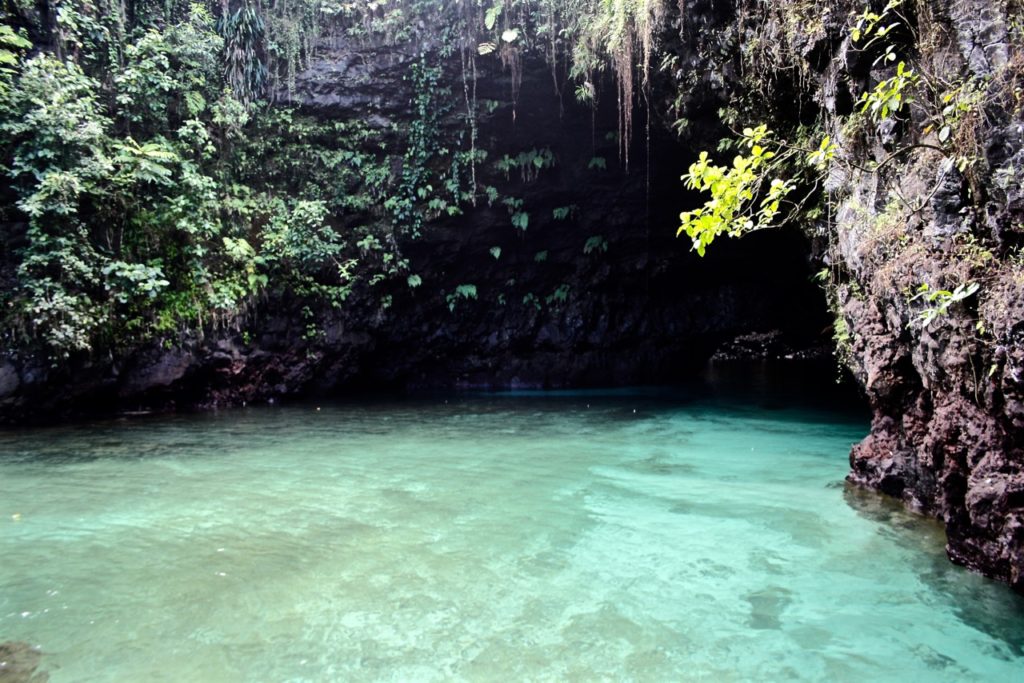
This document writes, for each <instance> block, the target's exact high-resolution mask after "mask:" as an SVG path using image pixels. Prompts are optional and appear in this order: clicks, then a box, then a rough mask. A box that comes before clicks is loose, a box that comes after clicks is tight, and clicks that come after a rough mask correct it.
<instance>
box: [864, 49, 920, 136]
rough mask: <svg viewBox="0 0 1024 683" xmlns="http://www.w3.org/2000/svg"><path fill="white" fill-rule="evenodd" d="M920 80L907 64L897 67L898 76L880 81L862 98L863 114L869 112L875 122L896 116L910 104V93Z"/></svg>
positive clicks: (902, 63) (900, 64)
mask: <svg viewBox="0 0 1024 683" xmlns="http://www.w3.org/2000/svg"><path fill="white" fill-rule="evenodd" d="M919 80H920V78H919V77H918V75H917V74H916V73H914V70H913V69H911V68H909V67H908V66H907V65H906V63H905V62H900V63H899V64H897V65H896V74H895V75H893V76H892V77H891V78H886V79H884V80H882V81H880V82H879V83H878V84H877V85H876V86H875V87H874V89H873V90H870V91H869V92H866V93H864V94H863V95H861V98H860V105H861V112H868V113H869V114H870V115H871V118H872V120H874V121H876V122H877V121H884V120H885V119H887V118H889V116H890V115H895V114H898V113H899V112H900V110H902V109H903V105H905V104H906V103H907V102H910V101H911V100H910V99H909V96H908V94H907V93H908V91H909V90H910V89H911V88H913V87H914V86H915V85H917V83H918V81H919Z"/></svg>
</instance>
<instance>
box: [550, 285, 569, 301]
mask: <svg viewBox="0 0 1024 683" xmlns="http://www.w3.org/2000/svg"><path fill="white" fill-rule="evenodd" d="M568 300H569V285H567V284H565V283H562V284H560V285H558V287H556V288H555V291H553V292H551V294H549V295H548V296H546V297H545V298H544V302H545V303H546V304H548V305H549V306H551V305H557V304H564V303H565V302H566V301H568Z"/></svg>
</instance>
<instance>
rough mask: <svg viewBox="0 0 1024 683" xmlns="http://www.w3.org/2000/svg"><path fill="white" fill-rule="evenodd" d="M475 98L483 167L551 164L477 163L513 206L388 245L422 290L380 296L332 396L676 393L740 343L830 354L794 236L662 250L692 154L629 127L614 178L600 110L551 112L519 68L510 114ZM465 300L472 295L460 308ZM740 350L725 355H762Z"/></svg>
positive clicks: (494, 81)
mask: <svg viewBox="0 0 1024 683" xmlns="http://www.w3.org/2000/svg"><path fill="white" fill-rule="evenodd" d="M479 87H480V92H479V94H478V96H479V97H480V98H481V100H491V101H495V102H498V101H502V100H501V98H504V101H503V104H502V105H501V106H500V107H497V108H496V109H495V111H494V113H493V115H492V116H491V117H490V118H489V119H488V120H486V121H485V122H484V124H483V125H482V126H481V128H480V137H479V140H480V145H481V146H482V147H483V148H485V149H487V150H488V154H489V160H491V161H493V160H496V159H500V158H503V157H504V158H506V159H515V158H516V157H517V155H520V154H522V153H523V152H527V153H528V152H530V151H544V152H545V153H546V151H550V153H551V156H552V158H553V159H554V162H553V163H552V164H551V165H550V167H545V168H543V169H531V168H527V169H519V168H512V169H511V170H510V171H506V172H502V171H500V170H495V164H494V163H491V161H488V162H486V163H482V164H481V165H480V166H479V167H478V169H477V179H478V182H480V183H482V184H484V185H490V186H493V187H495V188H496V189H497V190H498V191H499V193H500V196H501V197H508V198H511V199H512V200H513V201H514V202H518V203H517V204H515V205H514V206H509V205H508V204H507V203H503V202H502V201H495V202H491V203H487V202H479V203H478V204H477V206H475V207H471V208H468V209H467V210H466V213H465V214H464V215H460V216H457V217H454V218H446V219H441V220H439V221H437V222H435V223H432V224H431V226H430V228H429V230H427V231H425V232H424V234H423V235H422V236H420V237H418V238H416V239H410V240H406V241H404V242H403V243H402V244H401V249H402V251H403V253H404V254H405V256H406V257H407V258H408V259H409V261H410V267H411V270H412V271H413V272H423V273H425V274H429V278H430V279H429V282H427V281H425V285H424V287H421V288H418V289H417V290H401V291H398V292H396V294H395V296H394V301H393V306H394V309H393V312H392V313H391V315H390V318H389V319H390V320H392V321H393V323H392V324H389V325H386V326H383V327H382V328H381V329H380V330H379V331H378V332H377V333H376V334H377V340H376V343H375V344H374V347H373V349H372V351H371V352H370V354H369V358H368V360H367V362H365V363H364V364H363V366H362V368H361V371H360V372H359V374H358V375H357V376H356V377H353V378H350V379H349V380H347V381H346V382H344V383H343V386H342V388H344V389H346V390H351V389H357V390H366V389H368V388H379V387H382V386H384V387H392V388H439V387H464V388H477V387H486V388H507V387H538V388H555V387H568V386H596V385H627V384H649V383H658V382H666V381H670V382H671V381H681V380H685V379H688V378H691V377H693V376H694V375H695V373H697V372H699V371H700V368H702V367H703V366H704V365H705V364H706V362H707V360H708V359H709V358H710V357H711V356H712V355H713V354H714V353H715V352H716V350H719V349H720V348H722V347H723V345H726V344H727V343H728V342H730V341H731V340H733V339H735V338H737V337H742V336H744V335H747V336H749V335H757V336H756V337H754V338H752V339H753V346H755V347H757V346H758V344H759V343H762V344H767V346H768V347H770V348H767V349H766V351H765V352H766V353H767V354H769V355H771V354H776V355H779V356H783V355H793V354H796V355H800V354H802V353H804V354H806V352H807V350H808V349H815V350H816V352H817V356H818V357H819V358H820V357H821V356H822V355H824V356H828V349H830V348H831V336H832V329H831V315H830V313H829V311H828V307H827V304H826V301H825V295H824V292H823V291H822V290H821V288H820V287H819V286H818V285H817V284H815V283H814V282H813V281H812V274H813V270H814V269H813V267H812V263H811V258H810V254H811V244H810V241H809V240H808V239H807V238H806V237H805V236H804V235H803V234H801V232H800V231H799V230H797V229H795V228H783V229H778V230H768V231H763V232H760V233H755V234H752V235H749V236H747V237H745V238H743V239H725V238H722V239H720V240H718V241H717V242H716V243H715V244H714V245H713V246H712V248H711V249H709V251H708V253H707V255H706V256H705V257H703V258H702V257H699V256H698V255H697V254H696V253H695V252H693V251H691V249H690V244H689V240H688V238H687V237H686V236H685V235H683V236H682V237H676V230H677V227H678V224H679V223H678V220H679V213H680V212H681V211H683V210H686V209H688V208H693V207H696V206H698V205H699V204H700V203H701V202H703V201H704V199H703V198H702V197H701V196H699V195H698V194H696V193H694V192H692V191H688V190H686V189H685V187H684V184H683V182H682V181H681V180H680V176H681V175H682V174H683V173H684V172H685V171H686V168H687V167H688V165H689V163H691V162H692V161H693V160H695V159H696V157H697V155H698V150H696V149H693V148H690V147H687V146H685V145H683V144H681V143H680V142H679V141H678V140H677V138H676V137H675V136H674V135H673V134H671V133H670V132H668V131H666V130H665V129H664V128H663V127H661V126H660V125H658V124H656V123H655V124H652V125H651V127H650V130H649V137H648V131H647V130H645V129H644V127H643V126H639V125H638V129H637V131H636V132H635V135H634V137H633V139H632V141H631V150H630V157H631V163H630V168H629V170H628V171H627V170H626V169H625V164H624V162H623V160H622V159H621V158H620V155H619V143H618V139H617V136H618V134H619V129H618V113H617V110H616V103H615V101H614V99H613V98H612V97H604V98H602V99H600V100H599V101H598V106H597V108H596V109H592V108H591V107H589V106H583V105H579V104H576V103H575V102H570V101H567V99H568V98H567V97H563V98H562V99H561V100H560V99H559V96H558V94H557V93H556V92H555V90H554V87H553V85H552V79H551V77H550V74H549V73H548V72H546V71H545V70H544V69H541V68H538V69H533V70H526V71H525V75H524V79H523V83H522V87H521V89H520V91H519V97H518V101H517V102H516V103H515V104H514V105H513V104H512V103H511V102H510V101H509V95H508V93H509V87H510V86H509V84H508V82H507V79H505V78H503V77H502V75H501V74H494V77H493V78H481V80H480V82H479ZM645 117H646V113H645V112H644V111H643V110H642V109H639V110H638V111H637V113H636V114H635V120H636V121H637V122H641V121H645ZM702 143H703V144H704V145H705V146H706V147H707V148H709V149H713V148H714V147H715V145H716V144H717V139H708V140H703V141H702ZM518 212H522V213H527V214H528V216H529V223H528V226H526V227H525V228H519V227H517V226H516V225H514V220H513V214H514V213H518ZM560 212H561V214H562V215H560ZM566 212H568V215H567V216H566V215H564V214H565V213H566ZM425 277H426V276H425ZM467 287H471V288H472V291H473V296H472V297H471V298H470V297H464V296H462V295H460V294H459V292H460V291H466V290H465V288H467ZM748 346H749V344H744V343H739V344H737V345H733V346H732V347H728V350H726V353H727V354H728V353H733V354H739V355H741V356H742V355H744V354H749V353H755V354H756V353H758V352H760V350H759V349H756V348H755V349H751V348H747V347H748ZM827 362H828V363H834V361H832V360H831V358H828V360H827Z"/></svg>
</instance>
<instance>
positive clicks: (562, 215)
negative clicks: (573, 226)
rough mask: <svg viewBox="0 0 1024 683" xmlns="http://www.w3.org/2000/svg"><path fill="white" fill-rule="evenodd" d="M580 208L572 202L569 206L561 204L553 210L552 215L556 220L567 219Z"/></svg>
mask: <svg viewBox="0 0 1024 683" xmlns="http://www.w3.org/2000/svg"><path fill="white" fill-rule="evenodd" d="M578 208H579V207H577V206H576V205H575V204H571V205H569V206H559V207H557V208H554V209H552V210H551V217H552V218H554V219H555V220H556V221H564V220H565V219H567V218H569V216H571V215H572V214H574V213H576V211H577V209H578Z"/></svg>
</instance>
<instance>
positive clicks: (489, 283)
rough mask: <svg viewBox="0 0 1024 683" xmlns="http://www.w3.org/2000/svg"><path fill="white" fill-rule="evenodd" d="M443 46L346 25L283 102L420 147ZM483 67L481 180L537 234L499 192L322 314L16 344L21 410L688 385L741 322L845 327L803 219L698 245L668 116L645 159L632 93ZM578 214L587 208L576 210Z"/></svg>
mask: <svg viewBox="0 0 1024 683" xmlns="http://www.w3.org/2000/svg"><path fill="white" fill-rule="evenodd" d="M428 47H429V46H428ZM422 48H423V46H408V47H406V48H403V47H399V48H387V49H385V48H383V47H380V46H373V45H369V46H367V45H356V44H353V43H351V42H349V41H347V40H344V39H340V38H330V37H328V38H325V39H324V44H323V46H322V49H321V50H320V52H319V55H318V57H317V59H316V61H315V62H314V63H313V64H312V65H311V66H310V68H309V69H308V70H306V71H305V72H303V73H301V74H300V75H299V76H298V78H297V79H296V82H295V84H294V87H293V88H292V89H291V90H290V91H289V92H287V93H280V94H279V97H280V99H281V100H282V101H283V102H284V103H287V104H290V105H293V106H297V107H299V109H300V110H301V111H302V112H304V113H306V114H310V115H314V116H317V117H320V118H326V119H340V120H350V119H353V118H359V119H360V120H362V121H364V122H366V123H367V124H368V125H369V126H371V127H372V128H373V129H375V130H376V131H377V139H378V140H379V141H381V142H384V143H386V144H389V145H397V146H401V145H402V144H403V136H404V129H405V127H406V126H407V125H408V123H409V120H410V118H411V116H412V114H411V111H410V110H411V103H412V101H413V93H412V90H411V88H412V86H411V84H410V82H409V79H408V74H409V72H410V68H411V65H412V64H413V63H414V62H415V61H416V60H418V59H419V58H420V55H421V53H422V51H423V50H422ZM428 54H430V52H429V50H428ZM438 63H440V64H442V65H443V66H444V68H445V74H446V75H445V79H446V80H447V81H448V82H449V83H451V84H453V87H452V90H453V96H454V97H455V98H456V101H455V102H454V103H453V104H454V111H453V113H452V114H450V115H449V117H448V119H446V120H445V121H444V122H443V126H444V129H445V135H446V136H448V139H449V140H451V141H452V147H453V148H454V147H455V142H454V141H455V139H456V138H457V136H458V135H460V134H464V133H465V123H464V122H463V121H462V120H461V119H460V118H459V114H460V113H461V109H460V107H461V106H462V102H461V95H462V83H461V71H460V69H459V66H458V56H457V55H456V56H455V57H453V58H449V59H448V61H442V62H438ZM488 64H489V66H488ZM480 68H481V73H480V74H479V79H478V89H479V91H478V99H479V100H480V101H481V102H483V101H489V102H491V103H492V104H491V105H490V111H489V113H487V114H486V115H485V116H484V117H483V119H482V121H481V124H480V130H479V146H480V147H481V148H482V149H485V150H486V151H487V153H488V158H487V159H486V160H485V161H483V162H481V163H480V164H479V165H478V167H477V171H476V172H477V180H478V182H479V183H480V184H481V185H482V186H488V185H489V186H492V187H494V188H496V190H497V192H498V194H499V195H500V196H501V197H514V198H517V199H520V200H522V202H523V208H524V210H528V212H529V216H530V221H529V226H528V228H527V229H526V230H522V229H518V228H516V227H515V226H513V225H512V223H511V220H510V211H509V210H508V208H507V207H506V206H504V205H503V204H502V203H501V202H500V200H499V201H495V202H493V203H492V204H488V202H486V201H483V200H481V201H478V203H477V205H476V206H466V207H463V208H464V213H463V214H462V215H459V216H455V217H443V218H439V219H435V220H433V221H431V222H430V223H429V224H427V225H426V226H425V227H424V229H423V231H422V234H421V235H420V236H418V237H415V236H411V235H408V234H401V233H399V234H396V237H395V239H396V245H395V249H396V253H397V254H399V255H400V256H401V257H402V258H405V259H408V261H409V271H410V272H412V273H416V274H419V275H420V276H421V277H422V281H423V282H422V284H421V285H420V286H419V287H416V288H410V287H409V286H407V284H406V282H405V278H404V277H402V278H400V279H397V280H394V281H385V282H382V283H379V284H374V285H371V284H369V283H363V284H361V285H360V286H358V287H357V288H356V289H355V291H354V292H353V294H352V296H351V297H350V298H349V299H348V300H347V301H346V303H345V306H344V307H343V308H342V309H335V308H332V307H330V306H326V305H325V306H322V307H319V308H316V307H315V306H314V307H313V308H314V310H313V311H312V320H311V319H310V316H309V315H308V314H304V313H303V311H302V309H303V308H304V307H305V306H307V305H310V303H309V302H308V301H300V300H298V299H297V298H294V297H291V296H290V295H289V294H288V293H278V294H275V295H272V296H271V297H270V298H268V299H267V300H265V301H262V302H259V303H258V304H257V305H256V306H254V308H253V310H252V311H251V313H250V315H249V316H248V318H247V319H245V320H242V321H239V322H238V323H237V324H236V325H233V326H231V327H230V328H228V329H215V330H208V331H207V332H206V333H205V335H203V336H199V335H195V336H192V337H189V338H186V339H182V340H180V343H177V344H174V345H172V346H171V347H170V348H165V347H164V346H156V345H154V346H150V347H146V348H140V349H135V350H133V351H130V352H127V353H121V354H113V355H111V354H96V355H93V356H90V357H86V358H79V359H73V360H72V361H71V362H62V363H58V364H50V363H48V362H46V361H45V360H43V359H40V358H38V357H34V356H31V355H19V354H17V353H11V354H8V355H7V356H6V357H5V358H4V359H3V360H2V361H0V418H2V420H3V421H5V422H15V423H16V422H21V421H24V420H27V419H40V418H41V419H52V418H54V417H59V416H62V415H71V414H75V413H80V412H83V411H95V412H110V411H123V410H129V411H146V410H166V409H189V408H196V407H199V408H207V407H215V406H228V405H238V404H242V403H246V402H254V401H268V400H282V399H285V398H287V397H297V396H311V395H329V394H333V393H338V392H346V391H367V390H403V389H423V388H460V387H461V388H470V387H474V388H502V387H563V386H581V385H583V386H585V385H621V384H637V383H654V382H667V381H672V380H674V379H680V378H683V377H685V376H687V375H689V374H691V373H692V372H693V370H694V369H695V368H697V367H699V366H700V365H701V364H702V363H703V362H704V361H705V360H706V359H707V358H708V357H709V356H710V355H711V354H712V353H713V352H714V350H715V349H716V348H717V347H718V345H719V344H720V343H722V342H723V341H725V340H728V339H731V338H733V337H735V336H737V335H741V334H745V333H750V332H761V333H767V332H770V331H780V332H781V335H782V337H783V342H784V344H785V345H787V346H788V347H789V348H793V349H801V348H807V347H814V346H820V345H821V344H822V342H823V340H827V333H826V334H825V336H824V337H823V336H822V331H823V330H827V328H828V325H829V319H828V313H827V308H826V306H825V303H824V297H823V294H822V292H821V290H820V288H819V287H818V286H817V285H815V284H814V283H812V281H811V280H810V274H811V272H810V264H809V262H808V258H807V257H808V250H809V242H808V241H807V240H806V239H805V238H804V237H803V236H802V235H800V234H799V233H798V232H797V231H786V232H778V233H766V234H764V235H761V236H758V237H757V238H756V239H751V240H749V241H741V242H735V243H733V244H729V245H723V248H722V249H721V250H717V251H716V253H714V254H713V255H709V257H707V258H705V259H700V258H697V257H696V256H695V255H693V254H691V253H690V252H689V248H688V245H687V244H686V243H685V242H684V241H680V240H677V239H675V237H674V235H675V228H676V225H677V217H678V212H679V210H680V207H681V206H682V204H683V203H684V201H685V193H684V192H683V190H682V184H681V183H680V182H679V176H680V174H681V172H682V170H683V169H684V168H685V165H686V163H687V159H688V158H690V157H691V156H692V154H693V152H692V150H688V149H686V148H685V147H683V146H681V145H680V144H679V143H678V141H677V140H676V138H675V136H672V135H669V134H668V133H667V132H666V131H664V130H662V129H660V128H657V127H655V128H654V129H653V130H654V136H653V137H652V139H651V144H650V155H649V156H648V155H647V146H646V144H645V141H644V140H642V139H637V140H635V141H634V149H633V151H632V159H633V167H632V168H631V169H630V170H629V171H628V172H627V171H626V170H625V169H624V168H623V167H622V165H621V163H620V160H619V156H618V142H617V140H616V139H615V135H616V132H617V111H616V109H615V102H614V98H613V97H611V96H610V95H608V96H606V97H605V98H603V100H602V101H601V103H600V106H599V108H598V109H597V111H596V112H595V111H593V110H591V108H589V107H585V106H580V105H577V104H575V103H574V102H572V101H570V99H571V96H570V97H564V96H559V94H558V93H557V92H556V90H555V87H554V84H553V81H552V77H551V73H550V71H549V69H548V67H547V65H546V64H544V63H543V62H541V61H536V62H527V63H525V64H524V69H523V80H522V83H521V85H520V87H519V90H518V95H517V97H516V99H515V101H513V99H512V96H511V93H512V84H511V82H510V77H509V75H508V73H507V72H506V71H505V70H504V69H502V68H501V67H500V65H499V64H498V62H497V60H492V61H491V62H488V63H484V62H483V61H482V62H481V64H480ZM488 69H490V70H488ZM607 90H608V92H612V91H611V88H610V87H609V88H608V89H607ZM638 120H639V119H638ZM531 149H538V150H550V152H551V153H552V155H553V158H554V160H555V161H554V163H553V164H552V165H550V166H547V167H545V168H543V169H540V170H538V171H536V172H532V171H531V172H529V173H525V174H524V173H523V172H522V171H521V170H520V169H512V170H511V171H510V172H505V171H502V170H501V169H499V168H497V167H496V165H495V164H494V163H493V162H494V161H495V160H497V159H500V158H501V157H502V156H504V155H506V154H508V155H511V156H513V157H514V156H515V155H517V154H518V153H520V152H522V151H524V150H531ZM598 158H599V159H601V160H602V161H603V167H602V165H601V164H598V163H596V162H595V161H594V160H595V159H598ZM559 208H563V209H564V208H568V209H569V212H568V215H567V216H565V217H562V218H558V217H556V216H555V215H554V213H555V209H559ZM357 219H358V218H357ZM357 219H352V218H351V217H349V218H348V219H347V220H350V221H351V220H357ZM766 282H770V283H772V286H771V287H766V286H765V283H766ZM460 285H472V287H473V288H474V295H473V296H472V297H466V296H461V295H458V294H456V291H457V288H458V287H459V286H460ZM385 301H386V302H387V305H382V302H385Z"/></svg>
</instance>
